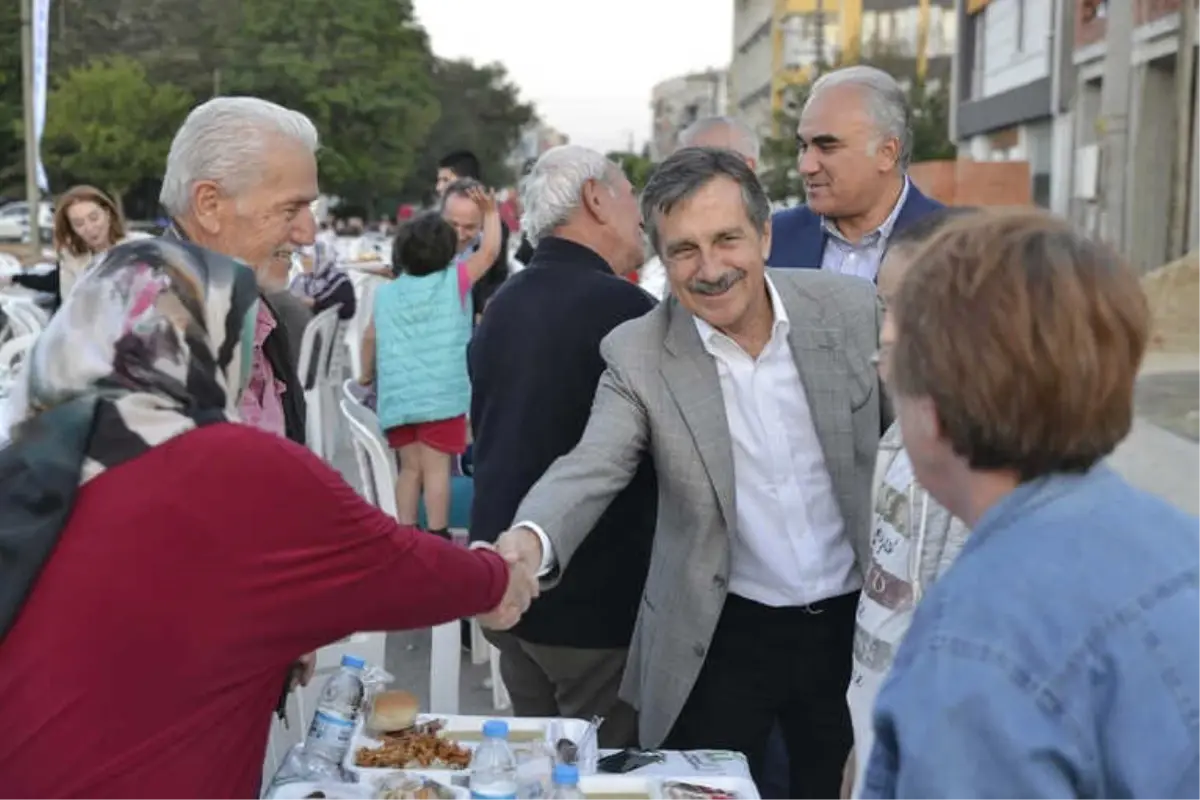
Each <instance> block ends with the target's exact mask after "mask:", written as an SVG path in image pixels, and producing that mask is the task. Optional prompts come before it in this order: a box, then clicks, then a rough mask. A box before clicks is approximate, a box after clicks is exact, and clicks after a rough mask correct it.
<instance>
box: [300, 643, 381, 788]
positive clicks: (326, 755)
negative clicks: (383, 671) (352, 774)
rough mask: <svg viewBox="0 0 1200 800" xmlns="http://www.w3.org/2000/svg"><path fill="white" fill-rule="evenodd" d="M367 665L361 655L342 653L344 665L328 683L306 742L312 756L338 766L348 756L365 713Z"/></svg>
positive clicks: (322, 691) (308, 751) (305, 747)
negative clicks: (359, 720) (364, 671)
mask: <svg viewBox="0 0 1200 800" xmlns="http://www.w3.org/2000/svg"><path fill="white" fill-rule="evenodd" d="M364 666H366V662H364V661H363V660H362V659H361V658H359V657H358V656H350V655H345V656H342V668H341V669H339V670H338V671H337V672H336V673H335V674H334V675H332V676H331V677H330V678H329V680H328V681H326V682H325V686H324V687H323V688H322V689H321V697H320V699H319V700H318V701H317V713H316V714H313V720H312V725H310V726H309V728H308V738H307V739H306V740H305V743H304V749H305V751H306V752H307V753H308V754H309V755H310V756H313V757H316V758H320V759H324V760H326V761H330V762H332V763H333V764H337V765H339V766H340V765H341V763H342V761H343V760H344V759H345V758H346V751H348V750H349V749H350V741H351V740H352V739H353V738H354V726H355V724H356V723H357V722H358V718H359V716H360V715H361V714H362V706H363V696H364V694H365V691H364V688H363V682H362V672H363V667H364Z"/></svg>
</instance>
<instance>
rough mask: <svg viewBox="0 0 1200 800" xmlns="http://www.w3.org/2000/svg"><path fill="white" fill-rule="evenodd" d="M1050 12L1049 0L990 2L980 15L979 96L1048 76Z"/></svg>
mask: <svg viewBox="0 0 1200 800" xmlns="http://www.w3.org/2000/svg"><path fill="white" fill-rule="evenodd" d="M1051 12H1052V6H1051V0H992V2H991V3H990V4H989V5H988V6H987V8H986V9H984V10H983V11H981V12H979V13H981V14H983V15H984V22H983V25H984V40H983V47H984V58H983V68H984V75H983V81H982V88H983V95H982V96H984V97H990V96H992V95H997V94H1000V93H1001V92H1006V91H1008V90H1010V89H1014V88H1016V87H1018V86H1024V85H1025V84H1028V83H1033V82H1034V81H1036V80H1039V79H1042V78H1045V77H1047V76H1049V74H1050V53H1049V44H1050V38H1049V37H1050V24H1051ZM977 46H978V43H977Z"/></svg>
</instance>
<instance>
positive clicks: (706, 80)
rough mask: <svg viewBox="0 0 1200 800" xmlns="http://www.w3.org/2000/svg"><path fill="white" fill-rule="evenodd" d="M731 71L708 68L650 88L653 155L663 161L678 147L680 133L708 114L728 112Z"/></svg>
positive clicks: (716, 114) (653, 159)
mask: <svg viewBox="0 0 1200 800" xmlns="http://www.w3.org/2000/svg"><path fill="white" fill-rule="evenodd" d="M728 80H729V79H728V75H727V74H726V72H725V70H716V69H714V70H708V71H707V72H695V73H692V74H690V75H681V76H679V77H677V78H671V79H670V80H665V81H663V82H662V83H660V84H658V85H657V86H655V87H654V88H653V89H652V90H651V92H650V111H651V126H652V130H651V135H650V159H651V160H652V161H661V160H663V159H664V158H666V157H667V156H669V155H670V154H671V153H673V152H674V151H675V145H676V142H677V140H678V138H679V134H680V133H682V132H683V130H684V129H685V128H687V126H689V125H691V124H692V123H693V122H695V121H696V120H698V119H702V118H704V117H712V116H718V115H722V114H725V113H726V106H727V104H728V99H727V98H728Z"/></svg>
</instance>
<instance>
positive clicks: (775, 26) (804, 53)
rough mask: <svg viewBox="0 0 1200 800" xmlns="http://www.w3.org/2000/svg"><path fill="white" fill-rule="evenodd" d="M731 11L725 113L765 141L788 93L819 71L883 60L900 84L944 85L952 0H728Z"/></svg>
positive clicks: (952, 37) (953, 20)
mask: <svg viewBox="0 0 1200 800" xmlns="http://www.w3.org/2000/svg"><path fill="white" fill-rule="evenodd" d="M733 6H734V20H733V56H732V58H731V60H730V66H729V96H730V113H732V114H735V115H737V116H740V117H741V118H742V119H744V120H745V121H746V122H748V123H749V124H751V125H752V126H754V127H755V128H757V129H758V130H759V132H760V133H761V134H763V135H768V134H770V133H772V130H771V129H772V123H773V121H774V119H775V117H776V115H777V114H778V113H779V112H780V111H783V110H785V108H784V105H785V103H786V102H787V97H788V88H789V87H791V86H794V85H797V84H803V83H806V82H808V81H811V80H812V78H813V77H814V76H815V74H816V71H817V68H818V67H819V66H821V65H825V66H833V65H837V64H840V63H854V62H858V61H867V62H872V61H875V60H876V56H879V55H881V54H884V55H886V57H887V58H886V68H888V69H889V70H890V71H892V72H893V73H895V74H896V75H897V77H898V78H900V79H902V80H908V79H910V78H911V77H913V76H917V75H920V76H921V77H929V78H934V79H944V78H946V77H947V76H948V75H949V72H950V62H951V54H952V53H953V52H954V48H955V36H956V34H957V30H958V28H957V25H956V17H955V13H954V0H733ZM883 65H884V64H883V63H882V62H881V66H883ZM788 110H791V111H794V109H788Z"/></svg>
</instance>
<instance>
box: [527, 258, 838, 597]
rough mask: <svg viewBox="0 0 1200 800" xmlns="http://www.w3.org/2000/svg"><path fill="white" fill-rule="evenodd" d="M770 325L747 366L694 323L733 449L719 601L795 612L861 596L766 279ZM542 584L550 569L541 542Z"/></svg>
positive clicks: (715, 334)
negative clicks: (723, 597) (724, 597)
mask: <svg viewBox="0 0 1200 800" xmlns="http://www.w3.org/2000/svg"><path fill="white" fill-rule="evenodd" d="M766 283H767V291H768V292H769V294H770V297H771V307H772V309H773V310H774V312H775V322H774V326H773V328H772V331H771V339H770V341H769V342H768V343H767V346H766V347H765V348H764V349H763V351H762V353H761V354H759V357H758V358H757V359H754V358H751V357H750V355H749V354H748V353H746V352H745V351H744V350H742V348H741V347H740V346H739V345H738V344H737V343H735V342H734V341H733V340H732V339H730V338H729V337H728V336H726V335H725V334H723V333H721V332H720V331H718V330H717V329H715V328H713V327H712V326H711V325H709V324H708V323H706V322H704V321H703V320H701V319H699V318H698V317H697V318H694V321H695V324H696V330H697V331H698V332H699V334H700V339H701V341H702V342H703V344H704V348H705V350H706V351H708V353H709V354H710V355H712V357H713V359H714V360H715V361H716V365H717V374H718V376H719V378H720V382H721V396H722V398H723V399H724V401H725V416H726V419H727V420H728V424H729V436H730V440H731V442H732V444H733V468H734V476H735V490H736V506H737V530H736V531H735V532H733V536H732V541H731V542H730V575H729V591H730V592H732V593H733V594H736V595H738V596H740V597H744V598H746V599H747V600H753V601H755V602H757V603H762V604H763V605H768V606H777V607H778V606H802V605H807V604H810V603H815V602H817V601H819V600H824V599H826V598H829V597H836V596H838V595H842V594H846V593H848V592H852V591H855V590H856V589H859V588H861V586H862V581H861V579H860V578H859V576H858V573H857V571H856V570H855V568H854V563H855V561H854V550H853V548H852V547H851V546H850V542H849V540H848V539H847V538H846V535H845V524H844V522H843V520H842V514H841V510H840V509H839V508H838V504H837V499H836V498H835V497H834V494H833V483H832V481H831V480H830V478H829V470H828V469H827V468H826V467H825V455H824V452H823V451H822V450H821V443H820V441H819V440H818V439H817V433H816V428H815V427H814V425H813V420H812V413H811V412H810V411H809V407H808V398H807V396H806V395H805V393H804V386H803V384H802V383H801V381H800V373H799V371H798V370H797V369H796V362H795V359H794V358H793V356H792V351H791V347H790V346H789V345H788V338H787V337H788V329H789V322H788V316H787V310H786V309H785V308H784V307H783V303H782V302H781V301H780V299H779V294H778V293H777V292H776V291H775V287H774V285H772V283H771V280H770V278H767V281H766ZM517 527H525V528H529V529H530V530H532V531H533V532H534V533H536V534H537V536H538V538H539V539H540V540H541V543H542V574H545V573H547V572H549V571H551V570H552V569H553V568H554V566H555V563H556V559H555V557H554V553H553V551H552V550H551V546H550V540H549V537H547V536H546V534H545V531H543V530H542V529H541V528H540V527H539V526H537V525H536V524H531V523H530V522H519V523H517Z"/></svg>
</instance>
